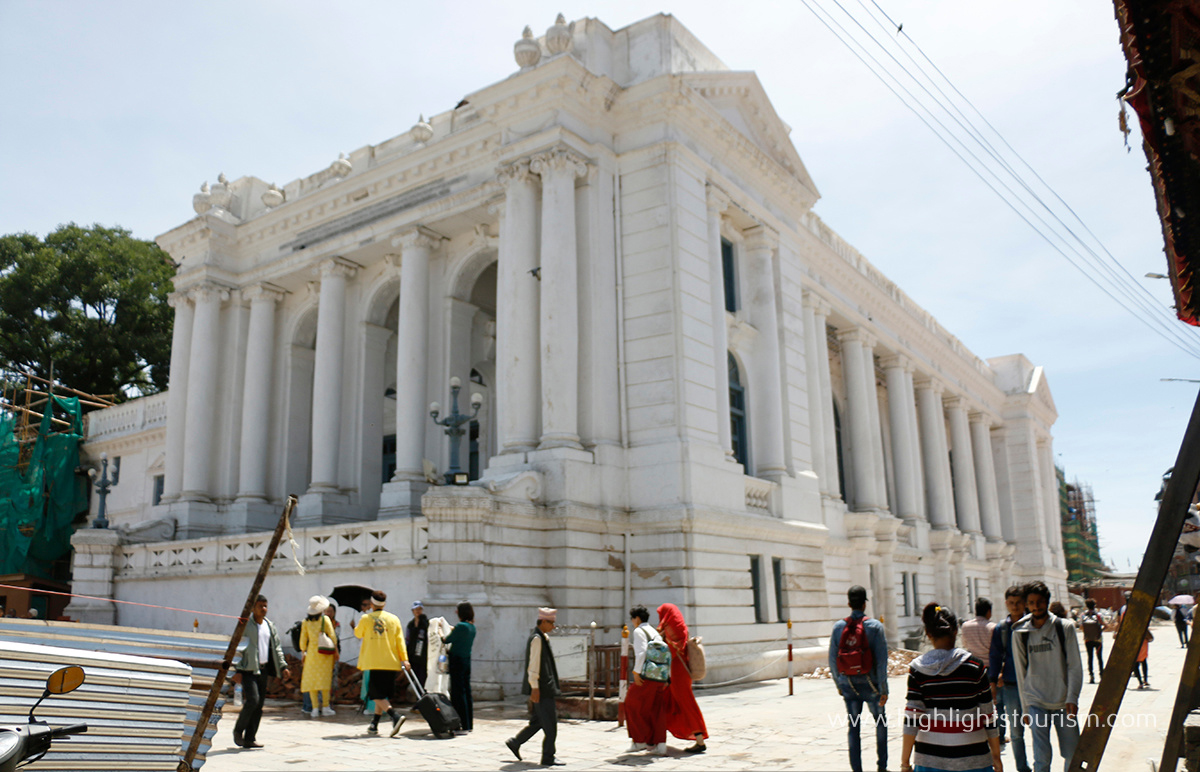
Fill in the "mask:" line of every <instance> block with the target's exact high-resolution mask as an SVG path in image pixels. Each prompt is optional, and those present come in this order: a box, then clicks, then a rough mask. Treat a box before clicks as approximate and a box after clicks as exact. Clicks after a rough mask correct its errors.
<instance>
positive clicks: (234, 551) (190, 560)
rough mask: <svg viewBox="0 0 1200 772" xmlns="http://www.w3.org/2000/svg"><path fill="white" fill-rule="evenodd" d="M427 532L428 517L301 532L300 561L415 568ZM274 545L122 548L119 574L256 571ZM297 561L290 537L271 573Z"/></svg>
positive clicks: (254, 541) (260, 536) (233, 539)
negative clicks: (268, 546) (426, 518)
mask: <svg viewBox="0 0 1200 772" xmlns="http://www.w3.org/2000/svg"><path fill="white" fill-rule="evenodd" d="M426 531H427V525H426V521H425V518H423V517H417V518H397V519H395V520H372V521H369V522H364V523H347V524H344V525H334V526H316V527H312V528H297V529H295V531H294V535H295V537H296V543H297V544H298V545H299V550H298V551H296V557H297V558H299V560H300V563H301V564H303V565H304V568H305V570H307V571H313V570H317V569H319V568H323V567H324V568H342V567H367V566H386V565H398V564H412V563H417V562H419V561H421V560H424V559H425V558H426V550H427V547H428V543H429V540H428V535H427V532H426ZM270 541H271V534H270V533H267V532H258V533H247V534H240V535H238V536H210V537H208V538H203V539H187V540H184V541H166V542H153V543H150V544H127V545H122V546H121V547H120V549H119V552H118V555H117V571H116V576H117V578H119V579H137V578H142V577H154V576H179V575H188V574H227V573H246V572H252V571H257V570H258V566H259V564H260V563H261V562H262V558H263V553H264V552H265V551H266V549H267V545H268V544H269V543H270ZM292 558H293V549H292V546H291V545H290V544H289V543H288V541H287V538H286V537H285V538H284V540H283V542H282V543H281V544H280V545H279V549H278V550H277V551H276V553H275V559H274V561H273V562H272V569H273V570H276V571H283V572H285V573H288V572H294V571H296V567H295V563H294V562H293V560H292Z"/></svg>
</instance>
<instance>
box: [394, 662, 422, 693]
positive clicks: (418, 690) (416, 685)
mask: <svg viewBox="0 0 1200 772" xmlns="http://www.w3.org/2000/svg"><path fill="white" fill-rule="evenodd" d="M400 669H401V670H403V671H404V675H405V676H407V677H408V683H409V685H410V686H412V688H413V691H414V692H415V693H416V695H417V699H418V700H419V699H421V698H422V697H424V696H425V687H424V686H422V685H421V684H420V683H419V682H418V681H417V679H415V678H413V673H412V670H410V669H409V668H406V667H401V668H400Z"/></svg>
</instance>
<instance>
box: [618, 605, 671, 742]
mask: <svg viewBox="0 0 1200 772" xmlns="http://www.w3.org/2000/svg"><path fill="white" fill-rule="evenodd" d="M629 625H630V627H632V628H633V632H631V633H630V634H629V639H630V642H631V643H632V644H633V661H632V662H630V666H631V670H632V671H633V675H632V677H631V678H630V679H629V680H630V684H629V687H628V689H627V690H626V693H625V726H626V728H627V729H628V730H629V739H630V740H632V741H633V744H632V745H630V746H629V752H630V753H634V752H636V751H644V750H647V749H649V750H650V752H651V753H653V754H655V755H656V756H665V755H666V754H667V722H666V711H665V710H664V706H663V704H662V702H663V699H664V698H665V696H666V685H667V683H668V682H669V681H670V680H671V649H670V647H669V646H667V644H666V642H665V641H664V640H663V639H662V636H661V635H659V632H658V630H656V629H654V626H653V625H652V624H650V612H649V611H647V610H646V607H645V606H635V607H634V608H632V609H630V610H629Z"/></svg>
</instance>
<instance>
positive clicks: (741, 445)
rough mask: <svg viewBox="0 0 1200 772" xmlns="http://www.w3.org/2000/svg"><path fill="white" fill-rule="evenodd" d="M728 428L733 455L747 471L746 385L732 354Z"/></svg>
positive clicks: (748, 451) (748, 465)
mask: <svg viewBox="0 0 1200 772" xmlns="http://www.w3.org/2000/svg"><path fill="white" fill-rule="evenodd" d="M729 428H730V432H729V434H730V438H731V439H732V440H733V457H734V458H736V459H737V460H738V463H740V464H741V465H742V467H743V468H744V469H745V470H746V471H747V472H749V470H750V442H749V438H748V437H747V431H746V387H745V386H743V385H742V377H741V372H740V371H739V370H738V364H737V360H736V359H734V358H733V354H730V355H729Z"/></svg>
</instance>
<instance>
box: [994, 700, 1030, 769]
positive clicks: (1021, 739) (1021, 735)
mask: <svg viewBox="0 0 1200 772" xmlns="http://www.w3.org/2000/svg"><path fill="white" fill-rule="evenodd" d="M996 703H997V705H996V710H997V711H1003V715H1004V725H1005V726H1006V727H1008V739H1009V742H1010V744H1011V745H1012V753H1013V761H1015V762H1016V763H1017V772H1029V759H1028V757H1026V755H1025V724H1024V723H1022V722H1021V693H1020V692H1019V691H1017V687H1015V686H1013V685H1012V684H1005V685H1004V686H1001V687H1000V688H999V689H997V690H996Z"/></svg>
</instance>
